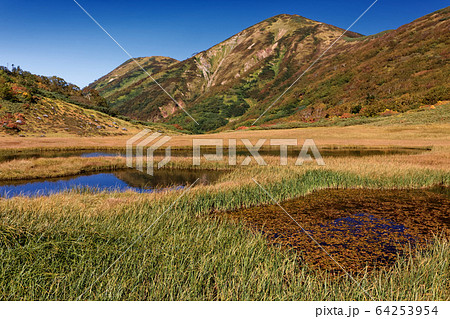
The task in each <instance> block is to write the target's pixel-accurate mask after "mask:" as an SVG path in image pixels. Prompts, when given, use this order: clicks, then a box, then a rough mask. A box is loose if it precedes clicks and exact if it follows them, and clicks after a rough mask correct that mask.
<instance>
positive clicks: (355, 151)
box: [0, 147, 429, 162]
mask: <svg viewBox="0 0 450 319" xmlns="http://www.w3.org/2000/svg"><path fill="white" fill-rule="evenodd" d="M319 150H320V154H321V155H322V156H323V157H361V156H377V155H395V154H406V155H412V154H419V153H422V152H425V151H428V150H429V149H426V148H406V147H405V148H400V147H392V148H363V147H355V148H319ZM164 152H165V151H164V150H163V149H161V150H156V152H155V155H164ZM203 152H207V153H211V152H214V151H211V150H208V151H206V150H204V149H203V148H202V153H203ZM259 153H260V154H261V156H279V155H280V151H279V149H270V148H265V149H261V150H260V151H259ZM227 154H228V150H227V149H224V155H225V156H226V155H227ZM171 155H172V156H174V157H192V150H191V149H173V150H172V151H171ZM236 155H238V156H239V155H250V153H249V151H248V150H246V149H242V148H238V149H237V150H236ZM298 155H299V150H294V149H288V156H289V157H298ZM76 156H81V157H125V150H100V151H99V150H78V151H70V150H67V151H41V152H38V151H37V152H18V153H2V154H1V153H0V162H6V161H11V160H14V159H30V158H41V157H42V158H53V157H76Z"/></svg>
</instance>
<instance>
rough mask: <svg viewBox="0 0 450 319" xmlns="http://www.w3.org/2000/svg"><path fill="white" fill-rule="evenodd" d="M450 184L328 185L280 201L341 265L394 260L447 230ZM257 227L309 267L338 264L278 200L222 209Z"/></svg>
mask: <svg viewBox="0 0 450 319" xmlns="http://www.w3.org/2000/svg"><path fill="white" fill-rule="evenodd" d="M448 190H449V188H448V187H435V188H433V189H410V190H370V189H328V190H320V191H316V192H313V193H311V194H309V195H306V196H303V197H299V198H296V199H293V200H288V201H284V202H282V203H280V204H281V206H282V207H283V208H284V209H286V211H287V212H288V213H289V214H290V215H291V216H292V218H294V219H295V220H296V221H297V222H298V223H299V224H300V225H301V226H302V227H303V228H304V229H305V231H307V232H308V234H309V235H310V236H311V237H312V238H314V240H315V241H317V243H318V244H320V246H321V247H322V248H323V249H325V251H327V253H329V254H330V255H331V256H333V258H334V259H335V260H336V261H337V262H338V263H340V264H341V265H342V266H343V267H344V268H345V269H347V270H350V271H355V272H358V271H362V270H364V268H365V267H366V266H368V267H369V269H373V268H374V267H379V266H381V267H383V266H387V265H392V264H393V263H394V262H395V261H396V260H397V258H398V255H402V254H403V253H405V252H408V251H409V247H412V248H414V247H426V245H427V243H429V242H430V241H431V240H432V239H433V235H434V234H436V235H439V234H441V235H442V236H447V237H448V235H450V198H449V195H448ZM225 215H226V216H229V217H231V218H232V219H236V220H239V221H243V222H244V224H246V225H247V226H248V227H250V228H251V229H254V230H256V231H259V232H261V233H262V234H264V235H265V236H266V238H267V239H268V240H269V242H270V243H272V244H273V245H276V246H281V247H284V248H288V249H294V250H295V251H296V252H297V253H298V254H299V259H300V260H301V261H302V262H305V263H307V264H308V265H311V266H313V267H320V268H324V269H327V270H330V271H333V272H339V271H341V269H340V268H339V266H338V265H337V264H336V263H335V262H334V261H333V260H332V259H331V258H330V257H329V256H328V255H327V254H326V253H325V252H324V251H323V250H322V249H321V248H320V247H319V245H318V244H317V243H315V242H314V241H313V240H312V239H311V237H309V236H308V235H307V234H305V232H304V231H303V230H302V229H301V228H300V227H299V226H298V225H297V224H296V223H295V222H294V221H293V220H292V219H291V218H290V217H289V216H288V215H287V214H286V213H285V212H283V211H282V210H281V209H280V207H278V206H277V205H264V206H258V207H253V208H245V209H241V210H236V211H231V212H227V213H225Z"/></svg>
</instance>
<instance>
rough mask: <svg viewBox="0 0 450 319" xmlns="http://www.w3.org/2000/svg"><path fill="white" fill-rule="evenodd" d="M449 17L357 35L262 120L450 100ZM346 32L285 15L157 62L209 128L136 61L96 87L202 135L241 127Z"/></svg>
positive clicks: (112, 99)
mask: <svg viewBox="0 0 450 319" xmlns="http://www.w3.org/2000/svg"><path fill="white" fill-rule="evenodd" d="M449 16H450V9H449V8H445V9H442V10H439V11H437V12H435V13H432V14H429V15H427V16H424V17H422V18H420V19H418V20H416V21H414V22H412V23H410V24H408V25H405V26H402V27H400V28H399V29H397V30H392V31H386V32H382V33H380V34H377V35H373V36H368V37H363V36H361V35H359V34H356V33H351V32H350V33H347V34H346V37H343V38H342V39H341V40H339V41H338V42H337V43H336V44H335V45H334V46H333V48H332V49H331V50H329V51H328V52H327V54H326V55H325V56H324V57H323V58H322V59H321V60H320V61H319V62H318V63H317V64H316V65H314V67H313V68H312V69H311V70H309V72H308V73H307V74H306V75H305V76H304V77H303V78H302V79H301V80H300V81H298V83H296V85H295V86H294V87H293V88H292V89H291V90H290V91H288V92H287V94H285V95H284V96H283V98H282V99H280V100H279V101H278V102H277V103H276V104H275V105H274V107H273V108H271V110H270V111H269V112H267V114H266V115H265V116H264V117H263V118H262V119H261V120H260V121H259V122H258V124H259V125H271V124H275V123H280V122H281V123H283V122H314V121H317V120H320V119H324V118H334V117H345V118H348V117H354V116H374V115H378V114H380V113H385V114H388V113H389V112H394V113H395V112H403V111H406V110H408V109H412V108H417V107H419V106H420V105H423V104H433V103H435V102H437V101H438V100H448V99H450V97H449V96H448V94H449V93H448V92H449V85H448V81H447V79H448V77H449V76H450V69H449V65H450V64H449V63H448V59H449V49H448V48H449V47H450V46H449V44H450V43H449V41H450V37H449V33H448V29H449V27H450V20H449ZM342 32H343V30H342V29H339V28H337V27H334V26H331V25H327V24H324V23H320V22H316V21H312V20H309V19H306V18H303V17H300V16H297V15H279V16H275V17H273V18H270V19H267V20H265V21H263V22H261V23H258V24H256V25H254V26H252V27H250V28H248V29H245V30H244V31H242V32H240V33H238V34H236V35H235V36H233V37H231V38H229V39H227V40H225V41H224V42H222V43H220V44H218V45H216V46H214V47H212V48H210V49H209V50H206V51H203V52H200V53H198V54H196V55H195V56H193V57H192V58H190V59H187V60H185V61H181V62H175V61H173V63H172V62H171V61H168V63H167V64H166V67H164V66H161V62H159V61H157V60H156V59H155V60H154V61H152V62H151V63H152V64H156V63H159V64H158V65H157V66H156V65H155V66H153V65H152V64H147V66H146V67H149V68H153V70H154V72H153V76H154V78H155V79H157V81H158V82H159V83H160V84H161V85H162V86H163V87H164V88H165V89H166V90H167V91H168V92H169V93H170V94H172V95H173V96H174V97H175V99H176V100H177V101H178V102H179V104H180V105H182V106H183V107H185V108H186V109H187V110H188V111H189V112H190V113H191V114H192V115H193V116H194V118H195V119H196V120H197V121H198V122H199V123H200V126H197V125H195V124H194V123H193V122H192V120H190V119H189V118H188V117H187V116H186V115H185V114H184V112H182V111H181V110H180V109H179V108H178V107H177V106H176V105H175V103H173V101H171V99H170V98H169V97H168V96H167V95H165V94H164V93H163V92H162V91H161V89H160V88H159V87H158V86H157V85H156V84H154V83H153V81H152V80H151V79H149V78H148V77H146V76H145V75H144V74H142V72H140V73H141V75H140V76H139V75H137V74H136V70H137V69H136V68H132V67H131V66H129V65H130V64H131V63H132V62H130V61H129V62H127V63H125V64H124V65H122V66H121V67H119V68H118V69H116V70H115V71H113V72H112V73H114V74H116V75H115V76H116V77H115V78H114V80H113V81H112V82H111V83H114V82H117V83H125V85H116V86H114V87H112V86H109V87H108V86H107V85H108V83H105V82H107V81H111V76H109V77H107V78H102V79H99V80H97V81H96V82H94V83H93V84H91V85H90V86H89V88H93V89H98V90H99V92H100V94H101V95H103V96H104V97H106V98H107V100H108V102H109V103H110V104H111V107H112V109H113V110H114V111H116V112H118V113H120V114H126V115H128V116H130V117H133V118H138V119H142V120H148V121H154V122H157V121H162V122H168V123H172V124H176V126H177V127H181V128H184V129H187V130H190V131H193V132H204V131H211V130H216V129H218V128H222V129H223V128H228V129H235V128H237V127H239V126H246V125H250V124H251V123H252V122H253V120H255V119H256V118H258V116H259V115H260V114H261V113H262V112H263V111H264V110H265V109H266V108H267V107H268V106H269V105H271V104H272V102H273V101H275V100H276V98H277V97H278V96H279V95H280V94H281V93H282V92H283V91H284V90H285V89H286V88H287V87H288V86H289V85H290V84H292V83H293V82H294V81H295V79H297V78H298V77H299V76H300V75H301V74H302V73H303V72H304V71H305V70H306V69H307V67H308V66H309V65H310V64H311V62H312V61H314V60H315V59H316V58H317V57H319V56H320V54H321V53H322V52H323V51H324V50H326V49H327V48H328V47H329V45H330V44H331V43H332V42H333V41H334V40H335V39H336V38H338V37H339V36H340V35H341V34H342ZM147 59H148V60H147V61H150V59H151V58H147ZM160 59H161V58H160ZM126 68H130V70H129V71H127V69H126ZM158 69H159V70H158ZM137 73H139V72H137ZM133 79H134V80H133ZM386 112H387V113H386Z"/></svg>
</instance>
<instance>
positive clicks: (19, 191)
mask: <svg viewBox="0 0 450 319" xmlns="http://www.w3.org/2000/svg"><path fill="white" fill-rule="evenodd" d="M222 174H223V172H218V171H208V170H181V169H177V170H174V169H171V170H163V169H162V170H157V171H155V172H154V175H153V176H150V175H147V174H144V173H141V172H139V171H136V170H133V169H126V170H118V171H114V172H108V173H93V174H85V175H77V176H72V177H65V178H48V179H41V180H27V181H18V182H0V197H3V198H12V197H15V196H19V195H22V196H29V197H32V196H46V195H51V194H54V193H58V192H62V191H67V190H73V189H77V190H83V189H91V190H95V191H120V192H124V191H128V190H131V191H135V192H139V193H149V192H153V191H155V190H161V189H179V188H183V187H184V186H186V185H189V184H191V183H193V182H195V181H196V180H197V178H199V181H198V182H197V185H198V184H203V185H205V184H210V183H213V182H215V181H216V180H217V179H218V178H219V176H220V175H222Z"/></svg>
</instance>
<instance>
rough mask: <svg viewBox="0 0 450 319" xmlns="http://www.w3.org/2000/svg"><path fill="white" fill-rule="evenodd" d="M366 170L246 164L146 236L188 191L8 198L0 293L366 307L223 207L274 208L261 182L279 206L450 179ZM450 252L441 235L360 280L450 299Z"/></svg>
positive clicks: (435, 172)
mask: <svg viewBox="0 0 450 319" xmlns="http://www.w3.org/2000/svg"><path fill="white" fill-rule="evenodd" d="M273 160H274V161H275V160H276V159H275V158H274V159H273ZM362 163H363V162H358V161H357V160H356V161H355V162H354V163H353V164H352V165H353V166H352V167H350V168H349V169H344V167H345V165H344V164H342V167H341V168H339V166H338V164H335V165H334V167H333V168H317V167H314V166H312V165H305V166H302V167H292V166H288V167H281V166H280V167H259V166H254V165H252V166H249V167H246V168H236V169H235V170H232V171H230V172H229V173H228V174H226V175H224V176H222V177H221V178H220V180H219V182H218V183H217V184H215V185H209V186H199V187H196V188H193V189H191V190H190V191H189V193H188V194H186V195H185V196H183V197H182V198H181V199H180V200H179V201H178V202H177V203H176V204H175V205H174V206H173V207H172V209H170V210H169V211H167V212H166V213H165V214H164V215H163V216H162V217H161V219H160V220H159V221H158V222H157V223H156V224H155V225H154V226H153V227H151V228H150V229H149V230H148V232H146V233H145V234H144V232H145V231H146V230H147V228H148V227H149V226H150V225H151V224H152V223H153V222H154V221H155V220H156V219H157V218H158V217H159V216H161V214H163V212H164V211H165V210H166V209H167V207H169V206H170V204H171V203H172V202H173V201H174V200H175V199H176V198H177V197H178V196H179V195H180V194H181V190H179V191H172V192H169V191H167V192H160V193H153V194H137V193H133V192H125V193H107V192H100V193H89V192H88V193H79V192H72V193H71V192H68V193H62V194H56V195H53V196H50V197H41V198H13V199H9V200H0V220H1V223H2V224H1V225H2V226H1V228H0V229H1V230H2V232H1V234H3V233H5V234H6V235H2V236H3V237H0V238H7V240H4V239H2V242H1V243H0V254H1V258H2V262H1V264H0V298H1V299H2V300H74V299H77V298H78V297H79V296H80V295H82V294H83V293H84V292H86V293H85V294H83V295H82V297H81V299H88V300H149V299H151V300H367V299H369V297H368V296H367V295H366V294H364V293H363V292H362V291H361V289H360V287H358V286H357V285H355V283H354V282H353V281H351V280H350V279H349V278H348V277H346V276H342V275H333V274H331V273H328V272H326V271H323V270H318V269H311V268H309V267H308V265H305V264H299V263H298V258H297V255H296V253H295V251H290V250H285V249H281V248H277V247H273V246H270V245H268V243H267V241H266V239H265V238H264V237H263V236H262V235H261V234H259V233H255V232H253V231H252V230H250V229H248V228H246V227H244V226H243V225H242V224H240V223H236V222H234V221H231V220H229V219H227V218H225V217H221V212H222V211H227V210H230V209H237V208H239V207H250V206H255V205H262V204H264V203H270V202H271V199H270V198H268V196H267V195H265V194H264V193H263V192H262V191H261V189H260V188H259V187H258V186H256V185H255V184H254V183H253V182H252V181H251V177H255V178H256V179H257V180H258V181H259V182H260V183H262V184H263V185H264V187H265V188H266V189H267V190H268V191H269V192H270V193H271V194H273V196H274V197H275V198H276V199H277V200H283V199H288V198H293V197H295V196H301V195H304V194H307V193H309V192H311V191H313V190H316V189H322V188H330V187H331V188H348V187H364V188H392V187H399V188H402V187H403V188H406V187H424V186H429V185H433V184H440V183H442V182H443V181H444V183H446V184H447V185H448V184H449V174H448V171H446V170H443V169H437V168H436V169H428V168H422V169H419V168H417V167H409V166H408V165H405V166H404V167H401V169H400V171H399V170H398V168H397V169H394V167H395V165H394V164H393V168H392V169H391V170H387V171H386V172H384V173H383V174H380V175H372V174H371V171H370V169H367V170H366V171H365V172H363V173H361V174H359V173H357V172H352V170H357V167H358V165H362ZM211 165H219V166H220V165H222V164H220V163H219V164H217V163H214V164H211ZM223 165H225V164H223ZM372 170H373V171H376V169H375V168H373V169H372ZM5 229H6V230H7V231H6V230H5ZM142 234H144V235H143V237H142V238H141V239H140V240H138V241H137V242H136V244H135V245H134V246H133V247H132V248H131V249H130V251H128V253H127V254H125V255H124V256H123V257H122V259H121V260H120V261H119V262H117V264H115V265H114V266H113V267H112V268H111V269H110V270H109V271H108V272H107V273H106V274H105V275H104V276H103V277H102V278H100V279H99V280H98V281H97V282H95V280H96V279H97V278H98V276H100V275H101V274H102V273H103V272H104V271H105V270H106V269H107V268H108V267H109V265H111V263H113V262H114V261H115V260H116V259H117V258H118V257H119V256H120V254H121V253H122V252H123V251H124V250H125V249H126V248H128V247H129V246H130V245H131V244H132V243H133V241H134V240H135V239H136V238H138V237H139V236H141V235H142ZM13 238H19V239H20V240H16V241H14V240H13ZM449 253H450V245H449V244H448V241H447V239H446V238H437V239H436V240H435V241H434V243H433V244H431V246H430V248H429V249H428V250H425V251H423V252H420V253H418V254H416V255H415V254H411V258H406V259H399V261H398V263H397V264H396V265H395V266H394V267H392V268H390V269H388V270H379V271H373V272H364V271H362V272H359V273H358V274H354V275H355V276H356V279H357V280H358V281H360V282H361V286H362V287H363V288H364V289H365V290H367V291H368V292H369V293H370V294H371V295H372V296H373V297H374V298H375V299H383V300H412V299H414V300H431V299H432V300H437V299H439V300H440V299H445V300H448V299H449V298H450V295H449V289H448V288H449V271H448V269H449V268H448V267H449V264H448V263H449V261H448V255H449ZM94 282H95V284H94V285H93V286H92V287H91V285H92V284H93V283H94Z"/></svg>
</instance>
